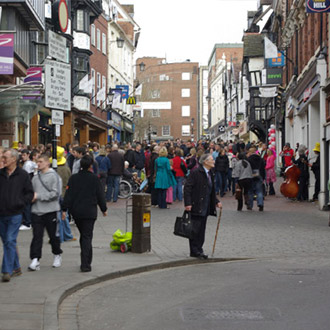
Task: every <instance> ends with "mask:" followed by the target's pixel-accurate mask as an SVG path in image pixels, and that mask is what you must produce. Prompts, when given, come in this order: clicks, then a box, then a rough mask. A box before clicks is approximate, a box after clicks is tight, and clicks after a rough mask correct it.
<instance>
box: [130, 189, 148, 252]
mask: <svg viewBox="0 0 330 330" xmlns="http://www.w3.org/2000/svg"><path fill="white" fill-rule="evenodd" d="M150 227H151V195H150V194H133V212H132V233H133V238H132V252H133V253H143V252H147V251H150V250H151V243H150V229H151V228H150Z"/></svg>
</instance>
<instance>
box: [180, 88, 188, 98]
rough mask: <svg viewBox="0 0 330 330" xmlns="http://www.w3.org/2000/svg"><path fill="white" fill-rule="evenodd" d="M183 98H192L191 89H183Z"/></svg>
mask: <svg viewBox="0 0 330 330" xmlns="http://www.w3.org/2000/svg"><path fill="white" fill-rule="evenodd" d="M181 96H182V97H190V88H182V89H181Z"/></svg>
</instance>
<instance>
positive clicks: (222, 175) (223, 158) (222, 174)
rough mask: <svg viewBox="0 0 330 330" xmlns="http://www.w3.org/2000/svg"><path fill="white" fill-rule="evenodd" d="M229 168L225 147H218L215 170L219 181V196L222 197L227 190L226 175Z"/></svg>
mask: <svg viewBox="0 0 330 330" xmlns="http://www.w3.org/2000/svg"><path fill="white" fill-rule="evenodd" d="M228 170H229V159H228V156H227V155H226V152H225V149H223V148H222V149H220V151H219V155H218V157H217V158H216V160H215V171H216V175H217V177H218V182H219V191H216V192H217V193H218V192H220V197H223V196H224V195H225V193H226V191H227V175H228Z"/></svg>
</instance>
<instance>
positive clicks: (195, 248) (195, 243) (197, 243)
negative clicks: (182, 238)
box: [189, 216, 207, 254]
mask: <svg viewBox="0 0 330 330" xmlns="http://www.w3.org/2000/svg"><path fill="white" fill-rule="evenodd" d="M191 220H192V221H193V222H196V225H194V228H198V230H197V231H196V234H195V235H194V238H192V239H189V247H190V254H199V253H203V245H204V241H205V229H206V221H207V216H205V217H198V216H191Z"/></svg>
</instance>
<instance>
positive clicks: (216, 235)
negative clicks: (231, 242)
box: [212, 208, 222, 258]
mask: <svg viewBox="0 0 330 330" xmlns="http://www.w3.org/2000/svg"><path fill="white" fill-rule="evenodd" d="M221 213H222V208H221V209H220V212H219V216H218V224H217V230H216V231H215V237H214V243H213V250H212V258H213V255H214V250H215V243H216V242H217V238H218V231H219V227H220V220H221Z"/></svg>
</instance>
